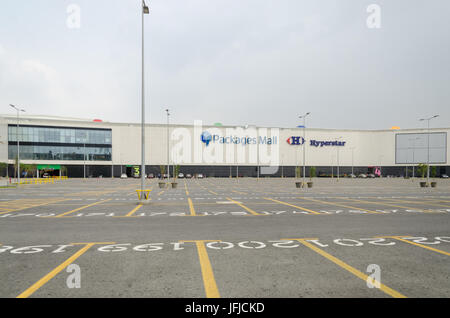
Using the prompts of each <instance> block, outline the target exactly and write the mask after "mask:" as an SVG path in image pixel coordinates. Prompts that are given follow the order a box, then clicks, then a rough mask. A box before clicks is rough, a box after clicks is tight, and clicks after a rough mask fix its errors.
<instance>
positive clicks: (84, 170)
mask: <svg viewBox="0 0 450 318" xmlns="http://www.w3.org/2000/svg"><path fill="white" fill-rule="evenodd" d="M83 179H86V139H85V140H84V144H83Z"/></svg>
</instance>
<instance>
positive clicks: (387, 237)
mask: <svg viewBox="0 0 450 318" xmlns="http://www.w3.org/2000/svg"><path fill="white" fill-rule="evenodd" d="M146 182H147V183H146V188H148V189H151V190H152V191H151V193H150V196H149V200H148V201H147V202H145V204H140V203H139V202H138V200H137V194H136V189H138V188H139V185H140V181H139V180H135V179H126V180H122V179H88V180H70V179H69V180H62V181H57V182H55V183H54V184H42V185H23V186H21V187H20V188H18V189H15V188H12V189H0V276H1V278H0V297H8V298H9V297H193V298H203V297H213V298H214V297H232V298H235V297H275V298H277V297H287V298H290V297H368V298H372V297H450V266H449V265H450V262H449V261H450V181H448V180H443V179H442V180H441V179H438V180H437V182H438V186H437V187H436V188H419V179H416V180H404V179H364V180H361V179H356V180H353V179H340V180H339V181H337V180H336V179H316V180H314V187H313V188H312V189H298V188H296V187H295V184H294V182H295V180H294V179H290V178H284V179H275V178H271V179H269V178H261V179H259V180H257V179H228V178H226V179H219V178H206V179H189V180H185V179H180V180H178V188H177V189H170V188H165V189H160V188H159V187H158V183H157V182H158V180H148V181H146ZM73 265H75V266H73ZM75 274H76V275H77V276H73V275H75ZM78 274H79V275H78ZM371 278H375V280H370V279H371ZM368 279H369V281H370V282H372V284H370V283H368Z"/></svg>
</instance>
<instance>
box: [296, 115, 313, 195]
mask: <svg viewBox="0 0 450 318" xmlns="http://www.w3.org/2000/svg"><path fill="white" fill-rule="evenodd" d="M309 114H311V113H310V112H307V113H306V114H305V115H303V116H299V117H298V118H300V119H301V118H303V183H302V186H303V188H305V185H306V183H305V174H306V117H307V116H308V115H309Z"/></svg>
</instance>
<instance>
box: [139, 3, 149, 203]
mask: <svg viewBox="0 0 450 318" xmlns="http://www.w3.org/2000/svg"><path fill="white" fill-rule="evenodd" d="M149 13H150V10H149V8H148V6H147V5H146V4H145V1H144V0H142V32H141V34H142V70H141V71H142V91H141V93H142V95H141V102H142V104H141V116H142V124H141V142H142V144H141V156H142V158H141V191H144V183H145V86H144V75H145V72H144V15H145V14H149ZM143 199H144V196H140V200H143Z"/></svg>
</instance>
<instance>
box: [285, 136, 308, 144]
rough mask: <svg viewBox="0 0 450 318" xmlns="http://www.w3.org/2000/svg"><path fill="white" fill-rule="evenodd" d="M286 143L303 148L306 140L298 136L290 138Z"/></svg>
mask: <svg viewBox="0 0 450 318" xmlns="http://www.w3.org/2000/svg"><path fill="white" fill-rule="evenodd" d="M286 141H287V143H288V144H290V145H300V146H301V145H303V144H304V143H305V139H304V138H303V137H298V136H292V137H289V138H288V139H287V140H286Z"/></svg>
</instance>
